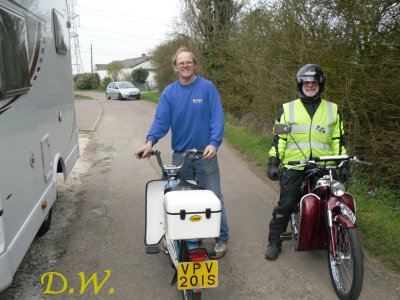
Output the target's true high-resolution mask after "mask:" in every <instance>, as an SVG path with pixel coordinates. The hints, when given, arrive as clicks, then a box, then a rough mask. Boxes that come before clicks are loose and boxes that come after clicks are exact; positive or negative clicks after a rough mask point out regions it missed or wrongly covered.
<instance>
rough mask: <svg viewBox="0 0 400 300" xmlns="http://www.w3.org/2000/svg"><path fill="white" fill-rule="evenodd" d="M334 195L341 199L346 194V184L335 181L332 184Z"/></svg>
mask: <svg viewBox="0 0 400 300" xmlns="http://www.w3.org/2000/svg"><path fill="white" fill-rule="evenodd" d="M331 189H332V193H333V194H334V195H335V196H336V197H341V196H343V195H344V193H345V192H346V189H345V187H344V184H343V183H341V182H339V181H335V182H333V183H332V187H331Z"/></svg>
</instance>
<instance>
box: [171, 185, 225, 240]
mask: <svg viewBox="0 0 400 300" xmlns="http://www.w3.org/2000/svg"><path fill="white" fill-rule="evenodd" d="M164 207H165V220H166V231H167V233H168V236H169V237H170V238H171V239H174V240H182V239H193V238H212V237H218V236H219V234H220V227H221V201H220V200H219V199H218V197H217V196H216V195H215V194H214V193H213V192H212V191H210V190H187V191H185V190H181V191H171V192H167V193H166V194H165V198H164Z"/></svg>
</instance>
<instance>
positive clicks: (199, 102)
mask: <svg viewBox="0 0 400 300" xmlns="http://www.w3.org/2000/svg"><path fill="white" fill-rule="evenodd" d="M192 101H193V104H201V103H203V99H201V98H194V99H193V100H192Z"/></svg>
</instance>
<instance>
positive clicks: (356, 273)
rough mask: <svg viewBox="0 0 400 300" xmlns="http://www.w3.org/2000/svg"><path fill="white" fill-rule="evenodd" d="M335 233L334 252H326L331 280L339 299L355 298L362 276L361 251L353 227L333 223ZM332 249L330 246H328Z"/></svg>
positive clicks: (359, 289)
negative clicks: (334, 256) (335, 255)
mask: <svg viewBox="0 0 400 300" xmlns="http://www.w3.org/2000/svg"><path fill="white" fill-rule="evenodd" d="M333 226H334V227H335V234H336V254H337V258H336V259H334V258H333V257H332V253H331V252H332V250H330V251H329V252H328V265H329V272H330V276H331V281H332V284H333V287H334V289H335V292H336V294H337V296H338V297H339V299H342V300H350V299H357V298H358V296H359V295H360V292H361V288H362V285H363V278H364V265H363V253H362V249H361V243H360V240H359V238H358V234H357V232H356V229H355V228H343V227H342V226H341V225H340V224H336V223H334V224H333ZM330 249H332V247H330Z"/></svg>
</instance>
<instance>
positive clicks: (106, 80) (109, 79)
mask: <svg viewBox="0 0 400 300" xmlns="http://www.w3.org/2000/svg"><path fill="white" fill-rule="evenodd" d="M111 81H113V80H112V78H111V77H109V76H107V77H104V78H103V80H102V81H101V87H102V88H103V89H106V88H107V85H108V84H109V83H110V82H111Z"/></svg>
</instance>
